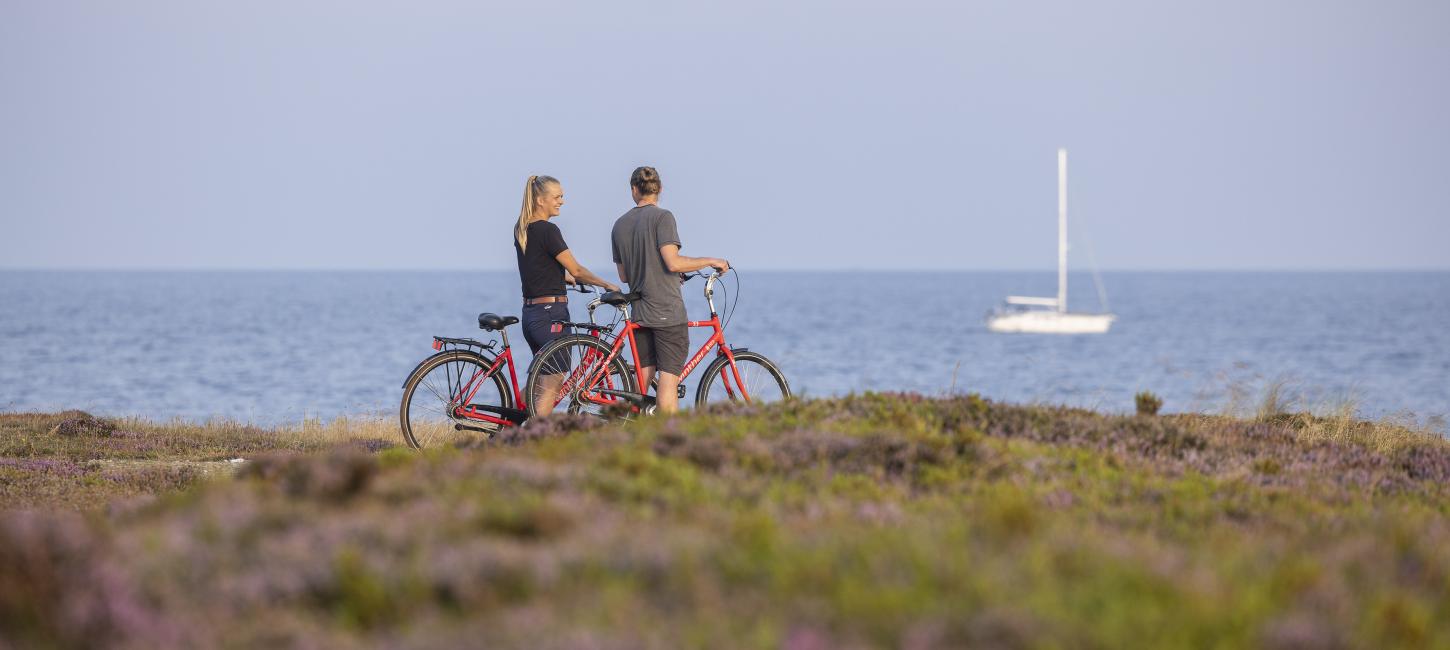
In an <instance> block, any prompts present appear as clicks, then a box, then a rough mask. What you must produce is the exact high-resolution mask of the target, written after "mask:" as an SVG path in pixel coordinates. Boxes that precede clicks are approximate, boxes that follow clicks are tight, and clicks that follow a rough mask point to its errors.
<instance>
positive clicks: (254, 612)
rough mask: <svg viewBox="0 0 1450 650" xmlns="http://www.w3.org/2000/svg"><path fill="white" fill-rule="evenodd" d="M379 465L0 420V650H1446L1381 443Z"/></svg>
mask: <svg viewBox="0 0 1450 650" xmlns="http://www.w3.org/2000/svg"><path fill="white" fill-rule="evenodd" d="M396 435H397V434H396V432H395V430H392V429H391V428H390V427H389V425H388V424H387V423H335V424H334V425H331V426H328V427H321V426H314V427H309V428H303V429H298V430H287V431H263V430H257V429H251V428H247V427H241V426H236V425H228V424H210V425H200V426H199V425H186V424H182V423H173V424H152V423H145V422H138V421H129V420H126V421H109V420H102V419H97V418H91V417H89V416H86V415H85V414H82V413H78V412H68V413H62V414H53V415H39V414H12V415H0V647H12V646H13V647H29V646H57V647H148V648H149V647H180V646H189V647H255V646H259V645H274V646H281V647H292V646H306V647H329V648H331V647H354V646H389V647H393V646H405V647H439V648H443V647H457V646H471V647H490V646H501V647H529V648H549V647H558V648H574V647H593V648H636V647H659V648H675V647H763V648H792V649H800V650H805V649H815V648H851V647H900V648H935V647H963V646H971V647H1084V648H1094V647H1103V648H1108V647H1210V646H1212V647H1238V646H1267V647H1282V648H1291V647H1315V648H1324V647H1366V648H1371V647H1372V648H1382V647H1427V646H1439V647H1447V646H1450V518H1447V503H1450V502H1447V499H1446V497H1447V490H1450V487H1447V486H1450V445H1447V444H1446V442H1445V441H1444V440H1443V439H1441V438H1439V437H1438V436H1434V435H1428V434H1424V433H1418V432H1415V431H1411V430H1408V429H1404V428H1401V427H1397V426H1393V425H1385V424H1375V423H1367V422H1360V421H1356V420H1353V419H1350V418H1316V417H1312V416H1308V415H1286V414H1277V413H1271V414H1266V415H1265V416H1263V417H1260V418H1256V419H1253V420H1244V419H1232V418H1225V417H1216V416H1204V415H1164V416H1151V415H1136V416H1108V415H1100V414H1096V413H1092V412H1088V411H1083V410H1076V409H1067V408H1046V407H1026V406H1014V405H1006V404H998V403H992V402H988V401H984V400H982V399H979V398H977V397H974V396H968V397H961V398H951V399H927V398H922V397H918V396H913V395H865V396H860V397H851V398H845V399H838V400H822V401H809V402H797V403H790V404H784V405H778V406H773V407H769V408H763V409H755V408H744V409H736V410H732V411H728V412H726V411H715V412H710V413H704V414H695V415H688V416H683V417H678V418H663V417H658V418H652V419H646V420H641V421H635V422H628V423H599V422H591V421H585V420H575V419H570V418H567V417H563V418H553V419H549V420H544V421H540V422H536V423H531V424H530V425H528V426H526V427H523V428H520V429H514V430H509V431H507V432H506V434H505V435H503V436H501V437H500V438H499V439H496V440H493V441H489V442H487V443H483V444H479V445H475V446H472V447H470V448H463V449H450V450H446V451H443V452H432V453H418V452H414V451H411V450H407V449H401V448H389V447H390V445H391V444H392V440H393V439H394V438H396ZM234 458H245V459H246V460H245V461H244V462H231V461H232V459H234Z"/></svg>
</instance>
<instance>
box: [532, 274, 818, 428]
mask: <svg viewBox="0 0 1450 650" xmlns="http://www.w3.org/2000/svg"><path fill="white" fill-rule="evenodd" d="M694 277H705V278H706V280H705V301H706V302H707V303H708V304H709V306H710V320H703V321H689V323H688V325H689V327H692V328H696V327H698V328H705V327H708V328H710V329H711V334H710V338H709V340H707V341H705V344H704V345H703V346H701V347H700V349H699V350H698V351H697V352H695V354H694V356H692V357H691V358H690V360H689V361H688V362H687V363H686V364H685V368H684V370H683V372H681V373H680V387H679V397H680V398H684V396H685V392H686V390H685V384H684V379H685V378H686V377H688V376H689V375H690V372H691V371H693V370H694V369H695V368H696V367H697V366H699V364H700V363H701V362H702V361H703V360H704V359H705V356H706V355H707V354H709V353H710V352H711V351H714V352H715V360H714V361H712V362H711V363H710V365H709V366H707V367H706V368H705V373H704V376H703V377H701V378H700V384H699V386H698V387H697V388H696V389H695V406H696V407H703V406H707V405H709V404H711V403H713V402H746V403H752V404H759V403H767V402H774V401H780V400H785V399H789V398H790V396H791V393H790V384H789V383H788V382H787V381H786V379H785V374H784V373H782V372H781V371H780V368H779V367H777V366H776V365H775V363H774V362H772V361H771V360H770V359H767V358H766V357H765V356H764V355H762V354H760V353H757V352H751V351H750V350H749V349H746V348H735V347H731V346H730V345H729V344H727V343H726V342H725V327H726V325H728V324H729V320H730V319H729V316H727V317H726V318H725V320H724V324H722V321H721V318H720V314H719V313H718V312H717V311H716V309H715V284H716V281H717V280H719V278H720V274H718V273H712V274H709V275H705V274H704V273H699V272H697V273H694V274H691V275H689V276H686V278H687V279H688V278H694ZM736 288H737V291H736V299H737V300H738V298H739V291H738V288H739V287H738V285H737V287H736ZM639 298H640V296H639V294H637V293H629V294H625V293H620V292H617V291H612V292H609V293H606V294H604V295H603V296H601V297H600V298H598V299H597V300H595V302H594V303H593V304H591V305H590V320H591V321H593V309H594V307H595V306H596V305H597V304H599V303H603V304H607V305H611V306H614V307H615V308H616V309H618V310H619V311H620V314H621V315H622V318H623V321H624V328H623V329H621V330H620V331H619V334H618V336H614V337H613V339H612V340H611V339H610V337H609V336H607V334H608V333H611V332H612V331H613V329H614V327H613V326H610V327H609V328H608V329H607V330H601V331H599V332H591V333H590V334H589V335H580V334H571V335H567V336H563V337H560V338H557V339H554V340H553V341H550V342H549V344H548V345H545V346H544V347H543V349H541V350H539V353H538V355H537V356H535V357H534V361H533V363H532V364H530V365H529V374H528V383H527V385H528V391H529V394H530V395H541V394H546V396H552V395H557V399H556V400H542V399H541V400H531V401H530V402H529V403H528V405H527V407H526V410H527V412H528V414H529V415H530V416H534V415H538V414H539V413H540V412H544V413H549V412H555V411H560V410H562V411H567V412H571V413H579V412H588V413H595V414H600V415H603V414H606V413H608V412H610V410H611V407H615V408H616V409H618V407H620V406H624V407H627V408H625V409H623V410H624V412H627V413H632V412H646V413H647V412H650V411H652V410H653V409H654V405H655V398H654V397H653V396H650V395H647V394H645V391H641V390H639V387H640V386H646V385H650V383H651V378H648V377H645V376H644V375H643V373H642V372H641V371H640V365H639V352H638V350H637V349H636V347H635V344H634V333H635V331H637V330H638V329H639V328H640V327H641V326H640V325H639V324H638V323H635V322H634V321H633V320H631V319H630V303H632V302H634V301H635V300H638V299H639ZM601 332H603V333H604V335H600V333H601ZM626 341H627V342H628V343H629V347H630V354H631V356H630V360H631V361H632V362H633V364H632V365H631V364H630V363H626V362H625V361H624V358H623V354H622V350H623V348H624V344H625V342H626ZM546 401H553V402H554V403H553V404H551V405H547V406H546V405H545V404H544V402H546Z"/></svg>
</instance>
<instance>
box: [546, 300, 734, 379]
mask: <svg viewBox="0 0 1450 650" xmlns="http://www.w3.org/2000/svg"><path fill="white" fill-rule="evenodd" d="M719 277H720V275H719V274H718V273H717V274H714V275H711V276H710V277H709V279H708V280H706V282H705V301H706V302H707V303H708V304H709V305H710V320H698V321H695V320H692V321H688V322H686V323H685V325H686V326H687V327H691V328H697V327H709V328H711V329H712V330H713V331H712V332H711V334H710V339H709V340H707V341H705V344H704V345H702V346H700V349H699V350H697V351H696V352H695V354H694V355H693V356H691V357H690V360H689V361H687V362H686V363H685V367H684V369H683V370H682V371H681V372H680V381H681V382H683V381H684V380H685V378H686V377H689V376H690V372H691V371H693V370H694V369H695V368H696V367H697V366H699V365H700V362H701V361H703V360H704V359H705V355H707V354H709V353H710V351H711V350H715V354H716V356H723V357H725V358H726V360H727V363H728V364H729V366H730V378H733V379H734V380H735V388H731V386H730V381H729V378H727V379H726V380H725V381H724V382H723V383H724V385H725V393H726V394H727V395H729V396H730V397H732V398H733V397H734V396H735V393H736V390H737V389H738V391H739V393H740V396H741V397H743V398H745V401H746V402H749V401H750V394H749V392H748V391H746V389H745V382H743V381H741V380H740V369H739V368H737V367H736V366H735V353H734V352H732V351H731V349H730V346H729V344H727V343H726V342H725V330H724V328H723V327H722V326H721V324H720V314H719V313H717V312H716V310H715V280H716V279H717V278H719ZM593 307H594V305H592V304H591V305H590V320H591V321H592V320H593V311H594V310H593ZM619 309H621V310H622V311H623V312H624V329H623V330H622V331H620V333H619V336H617V337H615V339H614V345H613V346H611V347H610V350H609V354H608V355H607V356H606V357H605V358H604V361H603V363H601V364H599V366H598V369H599V370H598V371H597V372H595V373H591V375H590V376H589V378H588V383H587V384H585V385H586V386H594V385H595V383H596V382H598V381H599V379H600V377H599V374H600V373H604V372H607V369H608V368H609V364H610V362H612V361H613V360H614V358H615V357H617V356H619V354H620V349H621V348H622V347H623V346H624V343H625V341H626V340H627V341H629V351H630V358H631V360H632V361H634V373H635V380H636V384H635V385H637V386H640V387H641V389H640V393H641V394H643V393H646V392H647V391H648V389H647V387H648V386H649V380H650V378H649V377H646V376H645V374H644V368H642V367H641V366H640V363H639V348H638V347H637V346H636V345H635V343H634V333H635V331H636V330H639V329H641V328H642V326H641V325H639V324H638V323H636V322H634V320H633V319H632V318H631V314H630V308H629V305H623V306H621V307H620V308H619ZM585 358H586V359H588V360H592V357H585ZM587 367H590V364H580V369H582V368H587ZM578 372H579V370H578V369H576V370H575V371H574V372H571V373H570V375H569V377H568V378H567V379H566V380H565V382H564V385H563V388H562V389H561V393H569V392H573V389H572V387H574V386H577V385H578V384H577V383H575V382H576V380H577V379H578V378H579V377H578V375H577V374H576V373H578ZM579 398H580V399H584V400H588V401H591V402H594V403H596V404H606V405H607V404H613V403H615V402H616V401H618V400H617V399H616V398H614V396H612V395H595V394H593V393H592V392H591V393H588V394H581V395H580V396H579Z"/></svg>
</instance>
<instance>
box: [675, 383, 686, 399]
mask: <svg viewBox="0 0 1450 650" xmlns="http://www.w3.org/2000/svg"><path fill="white" fill-rule="evenodd" d="M675 396H676V397H679V398H680V399H685V385H684V384H680V385H679V386H677V387H675Z"/></svg>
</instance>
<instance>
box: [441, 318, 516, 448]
mask: <svg viewBox="0 0 1450 650" xmlns="http://www.w3.org/2000/svg"><path fill="white" fill-rule="evenodd" d="M499 334H500V335H501V336H502V337H503V350H502V351H501V352H499V353H498V355H497V356H495V357H494V359H493V363H492V364H491V365H490V366H489V367H487V368H484V369H482V370H477V371H474V373H473V376H472V377H470V378H469V379H468V381H467V382H466V383H463V384H460V385H459V387H458V392H457V393H456V394H453V395H449V396H448V397H449V399H450V400H452V401H453V403H454V404H457V405H458V406H455V407H453V415H454V417H460V418H464V419H468V420H476V421H479V422H487V423H490V424H496V425H498V426H500V427H509V426H514V425H516V424H518V423H517V422H514V421H513V420H510V419H507V418H503V417H499V416H498V415H493V414H490V413H486V412H483V411H480V410H479V409H478V407H477V406H475V405H474V404H473V398H474V397H475V396H476V395H478V391H479V390H482V389H483V386H484V382H486V381H488V380H489V379H491V378H492V377H493V375H494V373H496V372H498V371H499V369H500V368H502V367H503V366H505V365H507V366H508V371H509V376H508V379H509V388H511V389H513V393H514V404H518V405H522V404H525V403H526V402H524V393H523V391H521V390H519V378H518V373H517V372H516V371H515V370H514V353H513V348H512V347H510V346H509V334H508V331H507V330H506V329H501V330H499ZM442 348H443V342H442V341H439V340H438V339H436V338H435V339H434V340H433V349H435V350H441V349H442Z"/></svg>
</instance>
